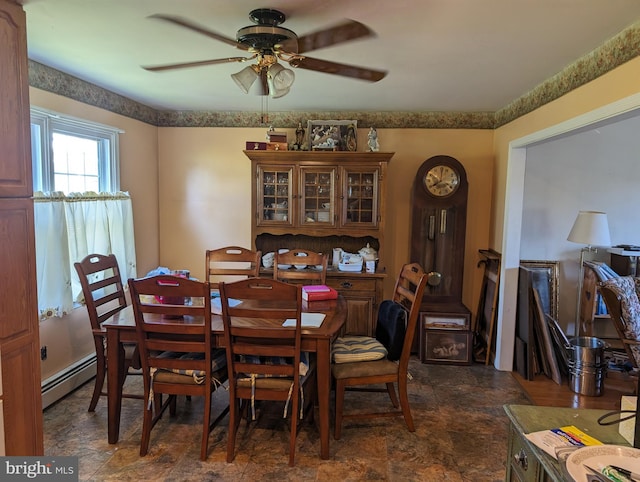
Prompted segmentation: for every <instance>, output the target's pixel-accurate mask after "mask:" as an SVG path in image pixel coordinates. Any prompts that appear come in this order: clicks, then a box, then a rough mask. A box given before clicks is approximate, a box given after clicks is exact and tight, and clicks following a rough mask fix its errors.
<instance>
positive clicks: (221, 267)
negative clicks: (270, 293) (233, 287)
mask: <svg viewBox="0 0 640 482" xmlns="http://www.w3.org/2000/svg"><path fill="white" fill-rule="evenodd" d="M205 258H206V266H205V275H206V278H207V281H209V283H211V285H212V287H214V288H215V287H217V285H218V279H219V277H221V276H234V277H238V276H246V277H249V278H257V277H258V276H259V275H260V261H261V258H262V253H261V252H260V251H252V250H250V249H247V248H243V247H241V246H227V247H224V248H218V249H208V250H207V251H206V255H205Z"/></svg>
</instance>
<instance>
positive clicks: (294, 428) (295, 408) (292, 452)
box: [289, 388, 300, 467]
mask: <svg viewBox="0 0 640 482" xmlns="http://www.w3.org/2000/svg"><path fill="white" fill-rule="evenodd" d="M292 398H293V403H292V404H291V433H290V435H289V467H293V466H294V465H295V458H296V436H297V435H298V417H299V416H300V388H298V393H296V394H294V395H293V397H292Z"/></svg>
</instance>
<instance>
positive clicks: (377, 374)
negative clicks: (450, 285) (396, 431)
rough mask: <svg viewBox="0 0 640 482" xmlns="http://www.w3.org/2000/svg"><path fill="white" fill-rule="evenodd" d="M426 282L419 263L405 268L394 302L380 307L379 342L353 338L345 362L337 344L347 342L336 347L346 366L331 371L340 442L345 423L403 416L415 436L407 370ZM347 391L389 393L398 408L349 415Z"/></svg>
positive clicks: (397, 285) (376, 339)
mask: <svg viewBox="0 0 640 482" xmlns="http://www.w3.org/2000/svg"><path fill="white" fill-rule="evenodd" d="M426 282H427V276H426V275H425V272H424V270H423V269H422V268H421V267H420V265H419V264H417V263H413V264H405V265H404V266H403V267H402V270H401V271H400V275H399V276H398V279H397V280H396V285H395V289H394V293H393V299H392V300H386V301H383V302H382V303H381V305H380V310H379V313H378V323H377V326H376V336H375V338H373V337H349V338H348V342H347V341H345V343H344V344H343V348H345V351H346V353H340V355H342V356H341V357H340V358H338V353H337V351H336V347H335V345H341V339H340V338H338V339H337V340H336V341H335V342H334V361H339V362H341V363H336V362H334V363H333V364H332V366H331V372H332V375H333V378H334V379H335V386H336V398H335V403H336V405H335V430H334V438H335V439H336V440H337V439H339V438H340V435H341V430H342V421H343V420H344V419H367V418H373V417H390V416H397V415H403V416H404V420H405V422H406V424H407V427H408V429H409V431H410V432H414V431H415V427H414V425H413V418H412V417H411V408H410V406H409V397H408V394H407V380H408V373H407V368H408V365H409V357H410V355H411V346H412V345H413V337H414V335H415V330H416V325H417V323H418V317H419V314H420V305H421V303H422V295H423V293H424V287H425V285H426ZM405 326H406V329H405ZM362 346H367V349H366V353H364V352H359V350H358V349H359V348H360V347H362ZM354 347H355V350H352V351H351V353H349V351H350V350H349V348H354ZM369 355H371V356H369ZM351 356H352V358H351ZM352 360H358V361H352ZM359 360H364V361H359ZM377 384H385V385H386V389H383V388H376V387H372V386H371V385H377ZM394 384H395V385H397V387H398V394H399V396H400V404H398V397H397V396H396V391H395V388H394ZM347 390H355V391H365V392H385V391H386V392H387V393H388V394H389V397H390V398H391V403H392V404H393V408H391V409H389V410H375V409H371V410H368V411H364V412H363V411H362V410H358V412H351V413H349V414H345V413H344V398H345V391H347ZM398 405H400V408H401V409H400V410H398ZM358 408H359V409H361V408H362V407H358Z"/></svg>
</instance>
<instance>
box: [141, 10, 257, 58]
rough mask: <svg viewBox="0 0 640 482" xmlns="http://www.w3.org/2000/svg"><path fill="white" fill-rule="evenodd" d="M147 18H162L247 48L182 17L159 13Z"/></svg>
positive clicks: (244, 48)
mask: <svg viewBox="0 0 640 482" xmlns="http://www.w3.org/2000/svg"><path fill="white" fill-rule="evenodd" d="M149 18H156V19H158V20H164V21H165V22H169V23H173V24H175V25H180V26H181V27H185V28H188V29H189V30H193V31H194V32H198V33H200V34H202V35H205V36H207V37H209V38H212V39H214V40H219V41H220V42H224V43H226V44H227V45H231V46H232V47H236V48H239V49H243V50H247V48H246V47H245V46H244V45H242V44H240V43H238V42H237V41H236V40H235V39H232V38H230V37H227V36H226V35H222V34H219V33H217V32H214V31H213V30H209V29H207V28H204V27H202V26H200V25H197V24H195V23H193V22H191V21H189V20H186V19H184V18H180V17H173V16H171V15H164V14H161V13H157V14H155V15H150V16H149Z"/></svg>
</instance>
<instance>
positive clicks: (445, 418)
mask: <svg viewBox="0 0 640 482" xmlns="http://www.w3.org/2000/svg"><path fill="white" fill-rule="evenodd" d="M410 371H411V374H412V375H413V381H412V382H411V383H410V384H409V389H410V394H409V397H410V400H411V405H412V413H413V417H414V420H415V425H416V431H415V432H414V433H411V432H409V431H407V429H406V426H405V425H404V421H403V419H402V417H399V418H387V419H384V418H382V419H377V420H368V421H363V422H353V421H350V422H347V423H346V424H345V426H344V427H343V430H342V439H341V440H334V439H333V436H332V437H331V449H330V452H331V457H330V460H320V458H319V449H320V447H319V436H318V432H317V429H316V427H315V426H314V425H313V424H310V423H305V424H304V425H303V426H302V428H301V430H300V433H299V435H298V439H297V451H296V466H295V467H293V468H291V467H289V466H288V464H287V462H288V456H287V448H288V436H289V432H288V426H287V425H286V423H283V421H282V419H281V418H279V417H278V415H276V414H277V413H278V411H277V410H267V409H266V408H265V412H264V413H262V414H261V415H262V416H260V417H259V418H258V420H257V421H256V422H253V423H251V424H250V425H249V426H248V428H247V426H246V425H245V422H242V424H241V426H240V430H239V434H238V441H237V443H236V458H235V460H234V462H233V463H231V464H228V463H226V461H225V454H226V440H227V437H226V423H227V418H225V419H224V420H223V423H222V426H220V427H216V428H215V429H214V430H213V432H212V433H211V435H210V439H209V458H208V459H207V461H206V462H202V461H200V459H199V453H200V424H201V414H202V401H201V400H200V399H197V398H194V399H193V400H191V401H190V402H188V401H186V400H185V399H184V398H181V400H180V401H179V403H178V413H177V415H176V417H175V418H171V417H170V416H169V414H168V413H166V414H165V415H164V416H163V419H162V420H160V421H159V422H158V425H156V427H155V428H154V430H153V431H152V433H151V444H150V451H149V454H148V455H147V456H145V457H140V456H139V443H140V428H141V420H140V413H141V408H140V404H141V403H142V402H141V401H140V400H135V399H125V400H123V409H122V421H121V428H120V441H119V442H118V443H117V444H114V445H110V444H108V443H107V413H106V399H105V398H102V399H101V400H100V401H99V403H98V407H97V409H96V411H95V412H94V413H89V412H87V407H88V406H89V399H90V395H91V391H92V389H93V386H92V384H93V381H90V382H89V383H87V384H85V385H84V386H82V387H80V388H79V389H78V390H76V391H75V392H73V393H72V394H70V395H68V396H67V397H65V398H64V399H62V400H61V401H59V402H57V403H56V404H54V405H52V406H50V407H48V408H47V409H46V410H45V412H44V427H45V430H44V440H45V454H46V455H51V456H63V455H77V456H78V457H79V478H80V480H83V481H111V480H113V481H116V480H117V481H139V480H144V481H156V480H157V481H173V480H175V481H191V480H198V481H210V480H211V481H214V480H221V481H256V480H261V481H265V480H266V481H270V480H273V481H283V480H295V481H302V480H305V481H306V480H314V481H325V480H326V481H336V480H342V481H360V480H380V481H403V482H404V481H465V482H466V481H468V482H471V481H473V482H484V481H503V480H504V477H505V459H506V452H507V438H506V437H507V428H508V422H507V418H506V416H505V414H504V412H503V409H502V405H503V404H509V403H520V404H529V401H528V400H527V398H526V396H525V394H524V392H523V390H522V389H521V388H520V386H519V384H518V383H517V381H516V380H515V379H514V378H513V376H512V375H511V373H509V372H499V371H496V370H495V369H494V368H493V367H491V366H484V365H472V366H469V367H467V366H450V365H446V366H445V365H424V364H422V363H420V362H419V361H418V360H417V359H412V360H411V364H410ZM127 387H128V391H131V390H133V389H135V388H140V390H141V379H140V377H129V378H128V381H127ZM226 395H227V394H226V392H225V391H224V390H222V391H219V392H218V393H217V394H215V395H214V399H216V400H215V402H214V409H215V408H216V407H217V408H218V409H219V408H220V407H221V406H224V405H225V404H226V403H225V398H227V396H226ZM365 398H370V399H371V398H377V400H379V401H380V403H385V404H386V403H388V396H387V395H386V394H372V393H361V394H356V393H348V394H347V399H346V400H345V410H346V409H348V408H352V409H353V408H357V407H358V406H361V405H364V403H365ZM279 413H281V411H280V412H279Z"/></svg>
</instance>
